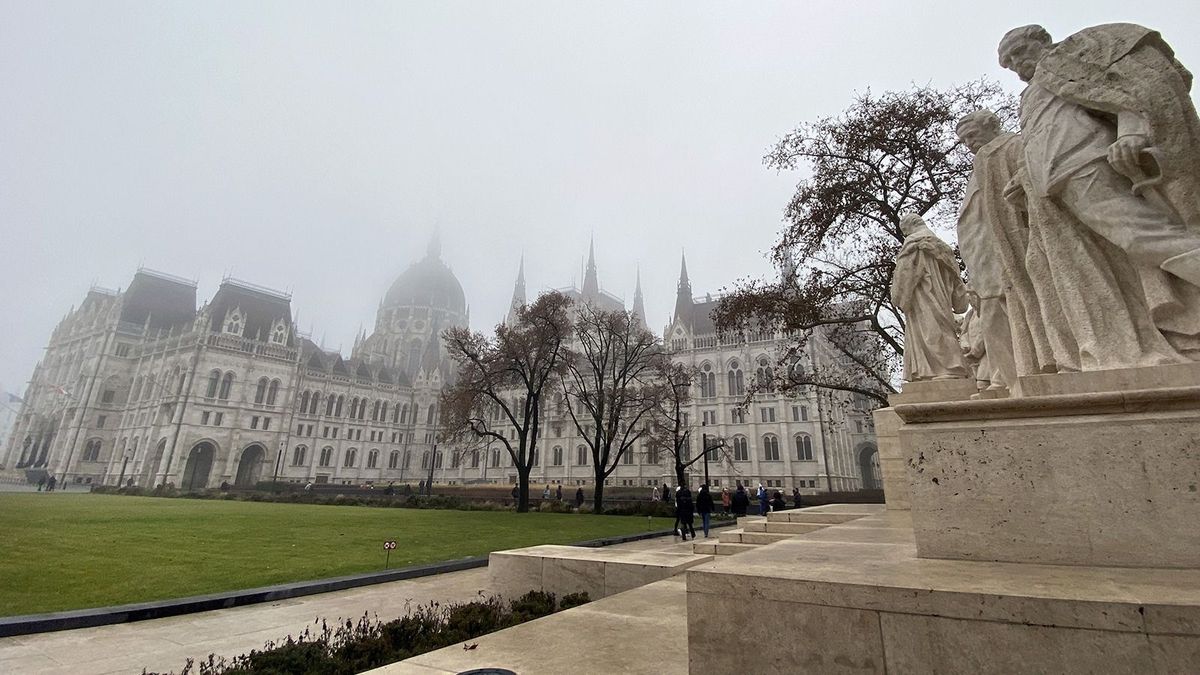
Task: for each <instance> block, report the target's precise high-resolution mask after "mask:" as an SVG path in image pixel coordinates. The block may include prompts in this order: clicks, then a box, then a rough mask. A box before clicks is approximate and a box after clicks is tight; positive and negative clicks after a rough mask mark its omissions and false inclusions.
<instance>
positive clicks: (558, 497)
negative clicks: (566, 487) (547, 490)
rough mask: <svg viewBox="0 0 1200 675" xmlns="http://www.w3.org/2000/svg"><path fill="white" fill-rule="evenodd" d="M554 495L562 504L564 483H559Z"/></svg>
mask: <svg viewBox="0 0 1200 675" xmlns="http://www.w3.org/2000/svg"><path fill="white" fill-rule="evenodd" d="M554 494H555V497H554V498H555V499H557V500H558V501H560V502H561V501H562V483H559V484H558V487H557V488H555V490H554Z"/></svg>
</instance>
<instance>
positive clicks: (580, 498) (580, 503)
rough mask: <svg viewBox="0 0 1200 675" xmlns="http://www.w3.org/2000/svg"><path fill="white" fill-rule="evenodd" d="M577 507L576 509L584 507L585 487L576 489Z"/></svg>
mask: <svg viewBox="0 0 1200 675" xmlns="http://www.w3.org/2000/svg"><path fill="white" fill-rule="evenodd" d="M575 508H576V509H582V508H583V488H582V487H580V488H577V489H576V490H575Z"/></svg>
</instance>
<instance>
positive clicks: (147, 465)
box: [141, 438, 167, 487]
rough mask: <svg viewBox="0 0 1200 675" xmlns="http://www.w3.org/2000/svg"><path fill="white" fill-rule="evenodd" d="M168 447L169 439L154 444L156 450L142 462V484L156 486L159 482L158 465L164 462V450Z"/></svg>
mask: <svg viewBox="0 0 1200 675" xmlns="http://www.w3.org/2000/svg"><path fill="white" fill-rule="evenodd" d="M166 449H167V439H165V438H164V439H162V440H160V441H159V442H158V445H155V446H154V452H152V453H150V456H149V457H147V458H146V461H145V462H144V463H143V464H142V478H141V485H142V486H143V487H154V486H155V485H157V484H158V465H159V464H160V463H161V462H162V458H163V452H165V451H166Z"/></svg>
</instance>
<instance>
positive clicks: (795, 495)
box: [792, 487, 800, 509]
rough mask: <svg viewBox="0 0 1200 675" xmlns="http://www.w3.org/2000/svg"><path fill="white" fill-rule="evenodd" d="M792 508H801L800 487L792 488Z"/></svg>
mask: <svg viewBox="0 0 1200 675" xmlns="http://www.w3.org/2000/svg"><path fill="white" fill-rule="evenodd" d="M792 508H794V509H798V508H800V488H798V487H794V488H792Z"/></svg>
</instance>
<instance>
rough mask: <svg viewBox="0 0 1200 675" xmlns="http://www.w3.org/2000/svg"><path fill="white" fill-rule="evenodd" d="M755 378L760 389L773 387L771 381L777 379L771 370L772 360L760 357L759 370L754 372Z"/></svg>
mask: <svg viewBox="0 0 1200 675" xmlns="http://www.w3.org/2000/svg"><path fill="white" fill-rule="evenodd" d="M754 377H755V379H756V380H757V384H758V386H759V387H764V388H765V387H769V386H771V381H772V380H773V379H775V373H774V372H773V371H772V370H771V360H770V359H768V358H767V357H765V356H760V357H758V369H757V370H755V371H754Z"/></svg>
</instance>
